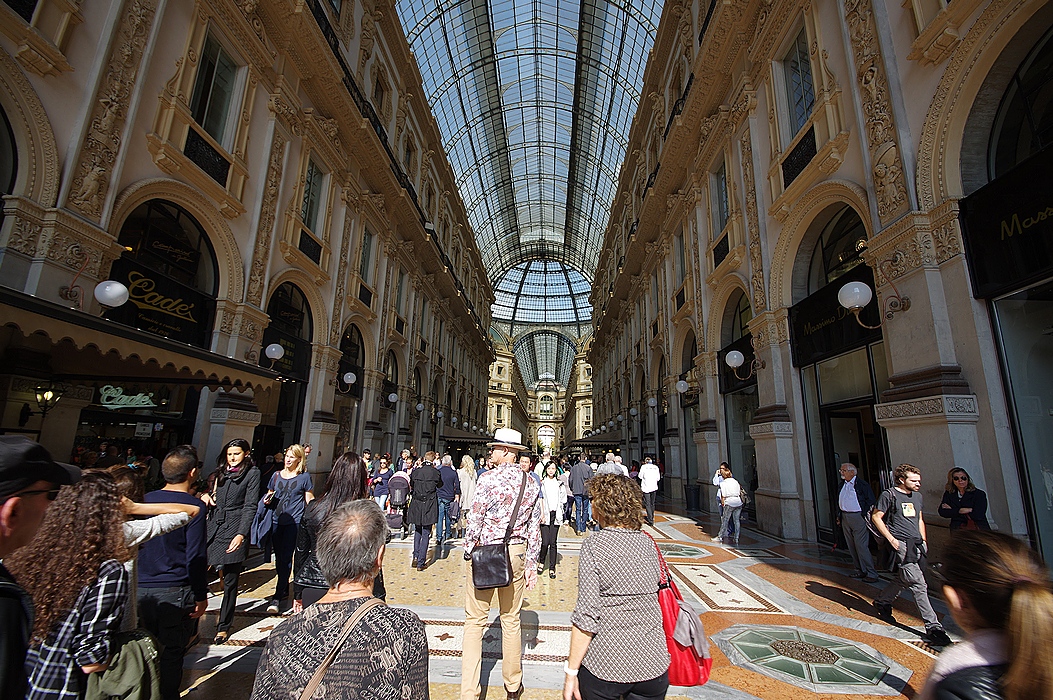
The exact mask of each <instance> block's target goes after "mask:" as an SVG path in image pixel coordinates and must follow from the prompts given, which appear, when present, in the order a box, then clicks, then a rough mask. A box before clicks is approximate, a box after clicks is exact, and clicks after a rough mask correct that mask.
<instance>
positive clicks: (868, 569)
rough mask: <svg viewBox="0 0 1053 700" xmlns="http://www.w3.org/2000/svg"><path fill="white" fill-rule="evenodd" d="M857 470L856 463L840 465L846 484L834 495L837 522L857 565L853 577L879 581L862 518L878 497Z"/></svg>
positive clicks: (864, 522)
mask: <svg viewBox="0 0 1053 700" xmlns="http://www.w3.org/2000/svg"><path fill="white" fill-rule="evenodd" d="M858 471H859V470H858V469H856V465H854V464H852V463H851V462H845V463H844V464H842V465H841V478H842V479H844V481H845V483H844V485H843V486H842V487H841V492H840V493H839V494H838V496H837V505H838V508H839V509H840V511H841V515H840V517H838V522H839V523H840V525H841V531H842V532H843V533H844V535H845V542H847V543H848V552H849V554H851V555H852V563H853V564H855V567H856V570H855V573H853V574H852V578H861V579H863V580H864V581H866V582H867V583H874V582H876V581H877V580H878V575H877V569H875V568H874V557H873V556H872V555H871V554H870V530H869V529H868V528H867V526H866V520H865V519H866V518H869V517H870V509H871V508H873V507H874V505H875V504H876V503H877V499H876V498H875V497H874V490H873V489H872V488H870V484H868V483H867V482H865V481H863V480H862V479H860V478H858V476H857V474H858Z"/></svg>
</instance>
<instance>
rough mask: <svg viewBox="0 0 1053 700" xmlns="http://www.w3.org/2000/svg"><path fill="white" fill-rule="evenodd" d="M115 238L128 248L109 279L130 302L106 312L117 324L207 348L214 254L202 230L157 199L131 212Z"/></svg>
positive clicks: (182, 211)
mask: <svg viewBox="0 0 1053 700" xmlns="http://www.w3.org/2000/svg"><path fill="white" fill-rule="evenodd" d="M117 242H118V243H120V244H121V245H122V246H125V247H126V248H130V250H127V251H126V252H125V253H123V254H122V255H121V257H120V258H118V259H117V260H115V261H114V262H113V267H112V268H111V269H110V279H114V280H117V281H118V282H121V283H123V284H124V285H125V286H126V287H128V292H129V297H130V300H131V302H132V303H131V304H124V305H123V306H120V307H118V308H115V309H110V310H108V311H107V312H106V313H105V314H104V317H105V318H108V319H110V320H111V321H116V322H117V323H123V324H125V325H127V326H132V327H133V328H138V329H140V330H144V331H147V332H149V333H153V334H155V335H160V336H163V337H165V338H171V339H172V340H178V341H180V342H183V343H187V344H188V345H194V346H196V347H199V348H208V347H209V345H210V341H211V337H212V323H213V320H214V317H215V310H216V288H217V284H216V256H215V253H214V252H213V250H212V245H211V244H210V243H209V240H208V236H207V235H206V234H205V230H204V228H202V226H201V224H200V223H198V221H197V219H195V218H194V217H193V216H192V215H191V214H190V213H189V212H187V211H186V210H185V209H183V208H182V207H180V206H178V205H175V204H172V203H171V202H166V201H164V200H161V199H153V200H150V201H148V202H144V203H143V204H140V205H139V206H138V207H136V208H135V209H134V210H132V213H131V214H129V215H128V218H127V219H125V221H124V223H123V224H122V225H121V231H120V233H119V234H118V237H117Z"/></svg>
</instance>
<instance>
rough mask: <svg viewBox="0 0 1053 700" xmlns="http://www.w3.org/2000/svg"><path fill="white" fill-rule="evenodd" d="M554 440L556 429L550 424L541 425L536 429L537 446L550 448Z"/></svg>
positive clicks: (553, 444)
mask: <svg viewBox="0 0 1053 700" xmlns="http://www.w3.org/2000/svg"><path fill="white" fill-rule="evenodd" d="M555 442H556V431H555V430H554V429H553V428H552V426H551V425H543V426H541V427H540V428H538V429H537V444H538V447H539V448H542V449H543V448H546V447H547V448H549V449H552V448H553V447H554V446H555Z"/></svg>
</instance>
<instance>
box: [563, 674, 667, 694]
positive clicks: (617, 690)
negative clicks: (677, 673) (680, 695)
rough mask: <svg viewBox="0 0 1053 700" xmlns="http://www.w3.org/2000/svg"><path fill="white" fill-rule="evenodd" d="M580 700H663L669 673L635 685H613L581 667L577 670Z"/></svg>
mask: <svg viewBox="0 0 1053 700" xmlns="http://www.w3.org/2000/svg"><path fill="white" fill-rule="evenodd" d="M578 690H579V691H580V692H581V700H664V698H665V694H666V691H668V690H669V672H668V671H666V672H665V673H663V674H662V675H660V676H658V678H652V679H651V680H649V681H637V682H635V683H614V682H612V681H605V680H603V679H602V678H597V677H596V676H594V675H592V674H591V673H590V672H589V669H587V668H585V667H584V666H582V667H581V668H580V669H579V670H578Z"/></svg>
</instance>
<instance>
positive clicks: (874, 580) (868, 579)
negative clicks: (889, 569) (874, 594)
mask: <svg viewBox="0 0 1053 700" xmlns="http://www.w3.org/2000/svg"><path fill="white" fill-rule="evenodd" d="M880 580H881V579H880V578H878V577H877V576H867V577H866V578H865V579H863V581H864V582H866V583H877V582H878V581H880Z"/></svg>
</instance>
